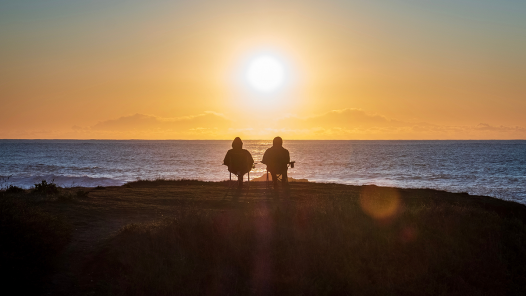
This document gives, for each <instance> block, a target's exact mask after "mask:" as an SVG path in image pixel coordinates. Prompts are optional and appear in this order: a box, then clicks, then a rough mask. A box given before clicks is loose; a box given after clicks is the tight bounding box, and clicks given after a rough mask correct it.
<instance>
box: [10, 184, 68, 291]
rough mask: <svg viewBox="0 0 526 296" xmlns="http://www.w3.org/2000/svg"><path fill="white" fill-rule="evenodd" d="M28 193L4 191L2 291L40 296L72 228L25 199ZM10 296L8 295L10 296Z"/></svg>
mask: <svg viewBox="0 0 526 296" xmlns="http://www.w3.org/2000/svg"><path fill="white" fill-rule="evenodd" d="M24 195H25V191H24V190H23V191H17V192H16V194H13V192H9V191H7V192H0V279H1V283H2V290H4V292H6V293H10V292H8V291H16V293H15V294H17V295H24V294H26V295H27V294H29V295H31V294H39V293H41V292H42V287H43V285H44V282H43V281H44V279H45V278H46V276H47V275H48V274H50V273H51V272H52V270H53V267H54V264H55V263H56V258H57V255H58V254H59V253H60V251H61V250H62V249H63V248H64V247H65V246H66V245H67V243H68V242H69V239H70V237H71V226H70V225H69V224H68V223H67V222H65V221H64V220H63V219H59V218H58V217H57V216H54V215H51V214H49V213H46V212H44V211H42V210H41V209H39V208H37V207H35V206H34V205H33V204H32V203H30V202H28V201H26V200H24ZM6 295H7V294H6Z"/></svg>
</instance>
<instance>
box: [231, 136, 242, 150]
mask: <svg viewBox="0 0 526 296" xmlns="http://www.w3.org/2000/svg"><path fill="white" fill-rule="evenodd" d="M232 148H234V149H241V148H243V141H241V139H240V138H239V137H236V138H235V139H234V141H232Z"/></svg>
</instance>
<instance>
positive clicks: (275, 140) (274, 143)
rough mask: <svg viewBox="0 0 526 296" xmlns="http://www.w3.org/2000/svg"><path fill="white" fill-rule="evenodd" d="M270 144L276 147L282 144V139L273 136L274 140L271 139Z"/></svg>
mask: <svg viewBox="0 0 526 296" xmlns="http://www.w3.org/2000/svg"><path fill="white" fill-rule="evenodd" d="M272 146H276V147H281V146H283V139H282V138H281V137H275V138H274V140H272Z"/></svg>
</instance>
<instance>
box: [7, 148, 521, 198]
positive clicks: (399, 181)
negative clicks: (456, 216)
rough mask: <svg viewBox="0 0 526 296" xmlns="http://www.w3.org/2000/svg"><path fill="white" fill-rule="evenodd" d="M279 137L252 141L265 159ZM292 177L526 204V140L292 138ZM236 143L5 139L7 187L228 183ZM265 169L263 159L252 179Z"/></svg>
mask: <svg viewBox="0 0 526 296" xmlns="http://www.w3.org/2000/svg"><path fill="white" fill-rule="evenodd" d="M271 145H272V141H271V140H268V141H267V140H266V141H244V146H243V148H245V149H247V150H248V151H250V152H251V153H252V156H253V157H254V160H255V161H256V162H259V161H261V157H262V155H263V153H264V152H265V149H267V148H269V147H270V146H271ZM283 146H284V147H285V148H287V149H288V150H289V151H290V155H291V160H294V161H296V165H295V167H294V168H293V169H290V170H289V176H290V177H293V178H296V179H308V180H309V181H312V182H332V183H341V184H352V185H363V184H375V185H379V186H392V187H401V188H433V189H440V190H446V191H450V192H467V193H469V194H476V195H487V196H493V197H497V198H501V199H506V200H513V201H516V202H519V203H522V204H526V141H523V140H517V141H287V140H285V141H284V145H283ZM230 148H231V141H183V140H181V141H142V140H129V141H110V140H0V188H5V187H7V186H9V185H16V186H19V187H24V188H30V187H31V186H33V185H34V184H35V183H40V182H41V181H42V180H47V181H48V182H49V181H52V180H54V182H55V183H56V184H58V185H60V186H64V187H75V186H89V187H94V186H99V185H100V186H111V185H122V184H124V183H126V182H129V181H134V180H137V179H156V178H169V179H198V180H205V181H221V180H227V179H228V177H229V174H228V171H227V169H226V167H225V166H223V165H222V162H223V158H224V155H225V153H226V151H227V150H228V149H230ZM264 172H265V165H263V164H257V165H256V169H255V170H253V171H252V172H251V177H252V178H254V177H259V176H261V175H263V174H264Z"/></svg>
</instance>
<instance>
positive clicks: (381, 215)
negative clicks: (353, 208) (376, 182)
mask: <svg viewBox="0 0 526 296" xmlns="http://www.w3.org/2000/svg"><path fill="white" fill-rule="evenodd" d="M360 206H361V207H362V210H363V211H364V212H365V213H366V214H368V215H369V216H371V217H372V218H374V219H377V220H383V219H388V218H391V217H393V216H394V215H395V214H396V213H397V211H398V209H399V207H400V196H399V193H398V191H397V190H396V189H393V188H385V187H377V186H364V187H363V189H362V192H361V193H360Z"/></svg>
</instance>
